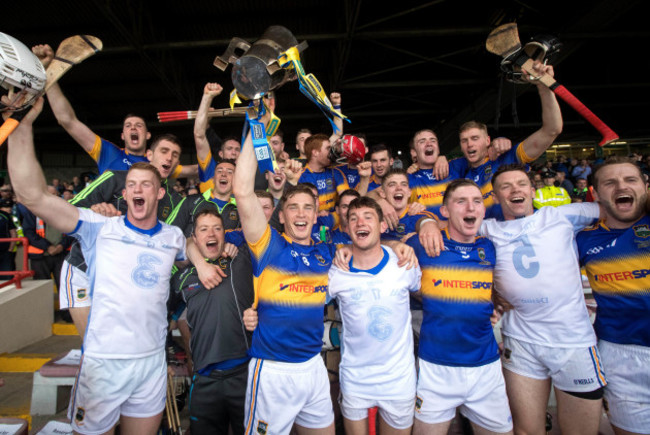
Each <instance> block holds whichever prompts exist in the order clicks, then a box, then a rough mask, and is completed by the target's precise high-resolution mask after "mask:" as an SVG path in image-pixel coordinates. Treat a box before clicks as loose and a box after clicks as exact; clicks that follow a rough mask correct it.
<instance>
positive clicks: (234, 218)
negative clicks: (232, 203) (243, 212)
mask: <svg viewBox="0 0 650 435" xmlns="http://www.w3.org/2000/svg"><path fill="white" fill-rule="evenodd" d="M229 216H230V220H231V221H236V220H237V212H236V211H235V210H233V211H231V212H230V215H229Z"/></svg>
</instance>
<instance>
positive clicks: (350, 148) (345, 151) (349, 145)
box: [329, 134, 366, 165]
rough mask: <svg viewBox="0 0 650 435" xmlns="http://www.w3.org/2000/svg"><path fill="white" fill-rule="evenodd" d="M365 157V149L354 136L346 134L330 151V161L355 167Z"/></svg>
mask: <svg viewBox="0 0 650 435" xmlns="http://www.w3.org/2000/svg"><path fill="white" fill-rule="evenodd" d="M365 155H366V147H365V145H364V144H363V142H362V141H361V139H359V138H358V137H356V136H352V135H351V134H346V135H345V136H343V138H342V139H341V141H340V142H337V143H336V144H334V145H333V146H332V148H331V149H330V156H329V157H330V160H331V161H333V162H339V163H343V162H346V161H347V162H348V163H350V164H352V165H356V164H357V163H360V162H362V161H363V158H364V157H365Z"/></svg>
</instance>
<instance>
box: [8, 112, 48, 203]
mask: <svg viewBox="0 0 650 435" xmlns="http://www.w3.org/2000/svg"><path fill="white" fill-rule="evenodd" d="M7 166H8V167H9V176H10V177H11V182H12V184H13V187H14V192H15V193H16V197H17V198H18V200H19V201H20V202H21V203H22V204H23V205H24V206H25V207H27V208H28V209H30V210H32V207H33V205H34V204H35V203H38V201H39V200H40V199H41V198H42V197H43V196H45V195H47V185H46V183H45V176H43V171H42V170H41V166H40V165H39V164H38V161H37V160H36V154H35V152H34V139H33V132H32V124H31V123H29V122H22V123H20V124H19V125H18V127H17V128H16V130H14V132H13V133H12V134H11V135H9V140H8V151H7ZM32 211H33V210H32Z"/></svg>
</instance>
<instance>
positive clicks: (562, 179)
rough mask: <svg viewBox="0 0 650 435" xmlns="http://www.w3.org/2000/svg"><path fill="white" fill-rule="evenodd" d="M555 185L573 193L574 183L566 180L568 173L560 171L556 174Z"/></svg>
mask: <svg viewBox="0 0 650 435" xmlns="http://www.w3.org/2000/svg"><path fill="white" fill-rule="evenodd" d="M555 185H556V186H560V187H563V188H564V190H566V191H567V192H573V183H572V182H570V181H569V180H568V179H567V178H566V173H565V172H562V171H558V172H556V173H555Z"/></svg>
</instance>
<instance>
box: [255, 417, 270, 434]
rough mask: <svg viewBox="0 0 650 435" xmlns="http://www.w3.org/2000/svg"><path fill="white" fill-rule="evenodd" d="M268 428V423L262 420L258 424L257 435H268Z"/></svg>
mask: <svg viewBox="0 0 650 435" xmlns="http://www.w3.org/2000/svg"><path fill="white" fill-rule="evenodd" d="M268 427H269V425H268V423H267V422H265V421H262V420H260V421H259V422H258V423H257V433H258V434H260V435H266V430H267V428H268Z"/></svg>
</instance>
